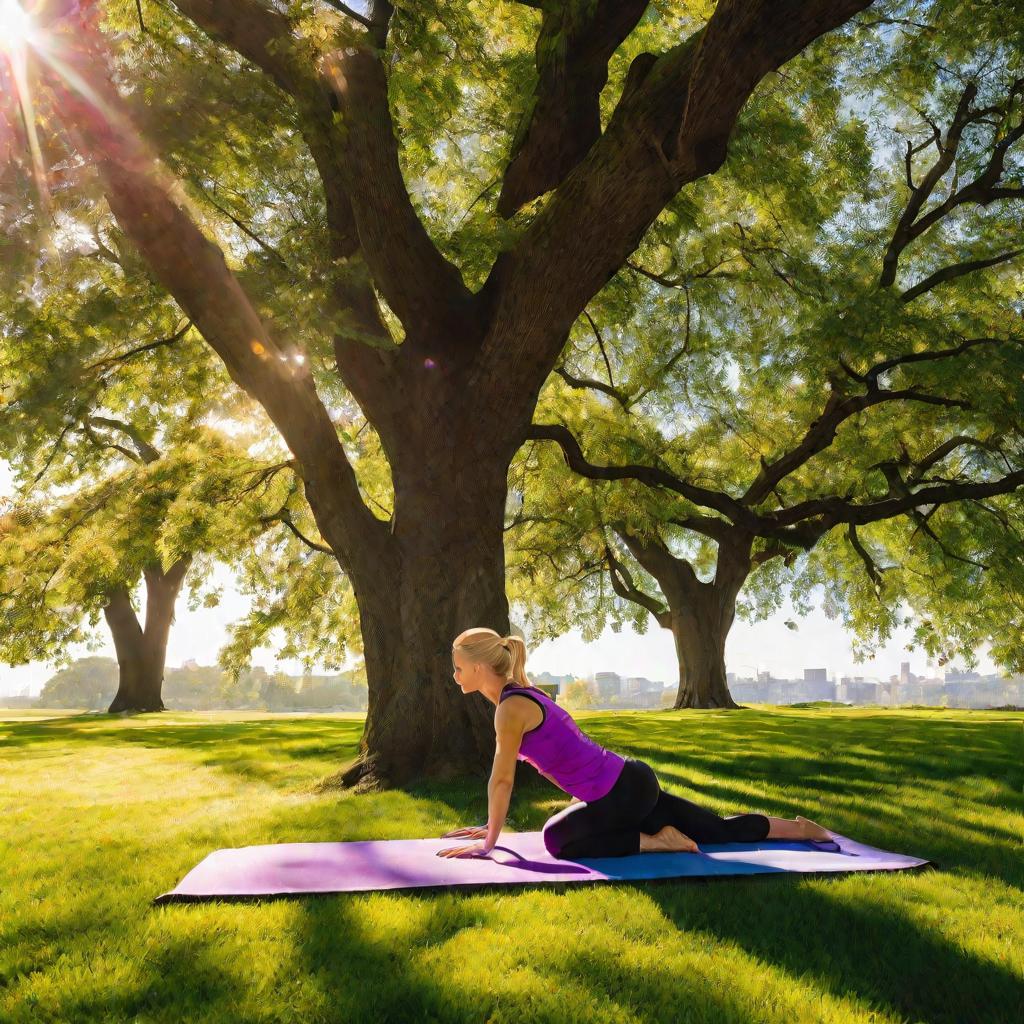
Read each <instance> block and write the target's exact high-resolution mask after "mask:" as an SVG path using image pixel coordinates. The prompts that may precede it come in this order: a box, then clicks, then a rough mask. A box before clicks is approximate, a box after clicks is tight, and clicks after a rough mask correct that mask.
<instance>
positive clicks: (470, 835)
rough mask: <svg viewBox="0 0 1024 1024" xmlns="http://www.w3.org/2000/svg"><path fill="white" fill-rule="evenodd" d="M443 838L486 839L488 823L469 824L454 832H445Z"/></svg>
mask: <svg viewBox="0 0 1024 1024" xmlns="http://www.w3.org/2000/svg"><path fill="white" fill-rule="evenodd" d="M441 838H442V839H486V838H487V826H486V825H467V826H466V828H457V829H455V831H454V832H445V834H444V835H443V836H441Z"/></svg>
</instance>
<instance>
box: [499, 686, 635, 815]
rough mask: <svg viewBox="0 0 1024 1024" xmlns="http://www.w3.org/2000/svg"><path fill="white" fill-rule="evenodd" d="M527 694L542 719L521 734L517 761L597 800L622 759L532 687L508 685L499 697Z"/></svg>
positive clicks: (587, 798) (589, 799) (576, 794)
mask: <svg viewBox="0 0 1024 1024" xmlns="http://www.w3.org/2000/svg"><path fill="white" fill-rule="evenodd" d="M513 695H519V696H528V697H531V698H533V699H534V700H536V702H537V703H538V704H540V706H541V710H542V711H543V712H544V721H542V722H541V724H540V725H538V726H537V727H536V728H535V729H530V730H529V731H528V732H525V733H523V741H522V743H521V744H520V746H519V754H518V755H517V758H516V759H517V760H519V761H525V762H526V763H527V764H532V765H533V767H534V768H536V769H537V770H538V771H541V772H545V773H546V774H548V775H550V776H551V777H552V778H553V779H554V780H555V781H556V782H557V783H558V785H559V786H561V787H562V789H564V790H565V791H566V793H569V794H571V795H572V796H574V797H578V798H579V799H580V800H582V801H584V802H585V803H591V802H592V801H594V800H599V799H600V798H601V797H603V796H604V795H605V794H607V793H608V791H609V790H610V789H611V788H612V786H614V785H615V782H616V780H617V779H618V777H619V773H620V772H621V771H622V766H623V765H624V764H625V763H626V762H625V759H624V758H622V757H620V756H619V755H618V754H616V753H614V752H612V751H611V750H605V748H604V747H602V746H601V745H600V744H599V743H595V742H594V740H592V739H591V738H590V737H589V736H587V735H586V733H584V732H581V731H580V727H579V726H578V725H577V724H576V723H575V722H574V721H573V719H572V716H571V715H570V714H569V713H568V712H567V711H566V710H565V708H563V707H561V706H560V705H558V704H556V703H555V701H553V700H552V699H551V698H550V697H549V696H548V695H547V694H546V693H545V692H544V691H543V690H539V689H537V688H536V687H534V686H509V687H506V688H505V689H504V690H502V692H501V696H500V697H499V698H498V703H499V704H500V703H501V701H503V700H504V699H505V698H506V697H511V696H513Z"/></svg>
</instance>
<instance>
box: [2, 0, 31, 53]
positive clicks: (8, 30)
mask: <svg viewBox="0 0 1024 1024" xmlns="http://www.w3.org/2000/svg"><path fill="white" fill-rule="evenodd" d="M31 42H32V19H31V18H29V16H28V14H27V13H26V12H25V10H24V8H23V7H22V6H21V4H19V3H18V2H17V0H0V50H8V51H14V50H23V49H24V48H25V46H26V45H28V44H29V43H31Z"/></svg>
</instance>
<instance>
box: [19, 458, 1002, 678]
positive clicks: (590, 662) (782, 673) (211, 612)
mask: <svg viewBox="0 0 1024 1024" xmlns="http://www.w3.org/2000/svg"><path fill="white" fill-rule="evenodd" d="M7 494H10V474H9V472H8V471H7V468H6V466H5V465H4V463H3V462H2V461H0V500H2V498H3V497H4V496H5V495H7ZM213 582H215V583H221V582H223V583H224V597H223V600H222V601H221V603H220V605H219V606H218V607H216V608H200V609H199V610H197V611H194V612H192V611H189V609H188V607H187V599H186V596H185V594H183V595H182V597H181V598H180V599H179V602H178V610H177V614H176V617H175V623H174V626H173V627H172V629H171V636H170V641H169V643H168V648H167V664H168V665H169V666H177V665H180V664H181V663H182V662H184V661H187V660H188V659H190V658H194V659H195V660H196V661H197V662H198V663H199V664H200V665H212V664H214V663H215V662H216V659H217V652H218V650H219V649H220V647H221V645H222V644H223V643H224V641H225V639H226V635H227V634H226V627H227V625H228V624H229V623H231V622H232V621H234V620H236V619H238V618H240V617H241V616H242V615H244V614H245V612H246V611H247V609H248V598H246V597H243V596H242V595H240V594H238V593H237V592H236V591H235V590H234V589H233V587H232V585H231V577H230V575H229V574H228V573H227V571H226V570H224V569H219V570H217V575H216V577H215V579H214V581H213ZM787 618H792V619H793V620H794V621H796V622H797V624H798V625H799V629H798V630H797V631H795V632H794V631H792V630H790V629H787V628H786V626H785V625H783V623H784V621H785V620H786V619H787ZM98 635H100V636H102V637H103V639H104V646H103V647H102V648H101V649H99V650H97V651H95V652H90V651H88V650H87V649H85V647H84V646H83V647H81V648H80V649H78V651H76V652H75V653H77V654H78V655H79V656H81V657H85V656H87V655H89V654H91V653H95V654H100V655H105V656H108V657H111V658H113V657H114V648H113V645H112V644H111V643H110V640H109V634H107V633H106V632H105V630H104V631H103V632H101V633H99V634H98ZM910 636H911V631H910V630H909V629H906V630H901V631H899V632H898V633H896V634H894V637H893V639H892V640H891V641H890V642H889V644H887V645H886V646H885V647H884V648H882V649H881V650H880V651H879V655H878V657H877V658H876V659H875V660H874V661H870V662H864V663H862V664H860V665H858V664H856V663H855V662H854V660H853V656H852V653H851V650H850V643H849V639H848V638H847V636H846V633H845V631H844V630H843V628H842V625H841V624H840V623H839V622H834V621H831V620H830V619H828V618H827V617H826V616H825V614H824V613H823V612H821V611H820V610H818V609H817V608H816V609H815V611H814V612H813V613H812V614H811V615H809V616H808V617H807V618H804V619H801V618H799V617H798V616H797V614H796V612H795V611H794V609H793V608H792V607H791V606H790V605H789V603H788V602H787V603H786V604H785V605H784V606H783V607H782V608H781V609H780V610H779V611H778V613H776V614H775V615H773V616H772V617H771V618H769V619H766V620H764V621H763V622H758V623H754V624H748V623H744V622H739V621H737V622H736V623H735V624H734V626H733V628H732V631H731V632H730V634H729V639H728V641H727V643H726V648H725V654H726V666H727V668H728V669H729V671H732V672H736V673H737V674H738V675H741V676H753V675H755V673H756V672H757V671H765V670H771V672H772V674H773V675H775V676H779V677H782V678H800V677H802V675H803V670H804V669H805V668H827V669H828V671H829V678H830V679H831V678H836V679H838V678H839V677H840V676H842V675H863V676H865V677H869V678H870V677H872V676H874V677H877V678H879V679H888V678H889V676H890V675H894V674H897V673H898V672H899V668H900V662H901V661H907V660H909V661H910V669H911V671H912V672H916V673H917V674H919V675H933V674H937V673H936V670H935V669H934V668H933V667H930V666H929V665H927V664H926V659H925V654H924V652H923V651H922V650H921V649H920V648H919V649H918V650H917V651H914V652H913V653H908V652H907V651H906V650H905V649H904V645H905V644H906V643H907V641H908V640H909V639H910ZM527 639H529V638H527ZM253 662H254V663H255V664H257V665H262V666H264V667H265V668H267V669H275V668H278V669H280V670H281V671H284V672H290V673H295V674H298V673H299V672H301V671H302V666H301V665H300V664H299V663H298V662H294V661H292V662H288V661H282V662H277V661H276V660H275V658H274V656H273V652H272V651H270V650H260V651H257V652H256V653H255V655H254V657H253ZM947 667H952V666H947ZM977 668H978V671H980V672H982V673H985V672H992V671H995V668H994V666H993V664H992V662H991V660H990V659H988V658H987V657H981V658H980V659H979V664H978V667H977ZM545 670H546V671H548V672H551V673H553V674H555V675H565V674H568V673H573V674H576V675H579V676H591V675H593V673H595V672H618V673H619V674H620V675H622V676H646V677H647V678H648V679H658V680H661V681H662V682H664V683H669V682H671V683H673V684H674V683H676V682H677V681H678V678H679V674H678V667H677V663H676V657H675V647H674V644H673V641H672V636H671V634H670V633H669V632H668V631H667V630H664V629H661V628H660V627H658V626H654V625H652V626H651V627H650V629H649V630H648V632H647V634H646V636H640V635H638V634H637V633H634V632H633V631H632V630H630V629H628V628H627V629H623V631H622V632H620V633H617V634H616V633H613V632H612V631H611V630H610V629H609V630H606V631H605V632H604V634H603V635H602V636H601V637H600V639H598V640H596V641H594V642H593V643H585V642H584V641H583V639H582V638H581V636H580V634H579V632H578V631H575V630H574V631H573V632H572V633H570V634H568V635H567V636H562V637H559V638H558V639H557V640H552V641H547V642H546V643H543V644H540V645H538V646H537V647H536V648H531V649H530V651H529V658H528V663H527V671H528V672H531V671H532V672H536V673H540V672H543V671H545ZM53 671H54V669H53V668H52V666H50V665H48V664H45V663H39V662H37V663H34V664H32V665H27V666H21V667H18V668H12V667H10V666H7V665H4V664H3V663H0V695H7V694H17V693H20V692H22V691H23V690H24V689H25V688H26V687H27V688H28V689H29V691H30V692H31V693H38V692H39V690H40V689H42V686H43V683H45V682H46V680H47V679H48V678H49V677H50V676H51V675H52V674H53Z"/></svg>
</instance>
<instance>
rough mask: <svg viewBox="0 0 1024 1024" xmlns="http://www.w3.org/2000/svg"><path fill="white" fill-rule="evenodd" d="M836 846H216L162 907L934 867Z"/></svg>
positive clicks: (848, 843) (840, 840) (531, 836)
mask: <svg viewBox="0 0 1024 1024" xmlns="http://www.w3.org/2000/svg"><path fill="white" fill-rule="evenodd" d="M832 835H833V840H831V841H829V840H817V841H813V840H788V839H765V840H763V841H762V842H759V843H718V844H715V843H702V844H700V846H701V852H700V853H642V854H635V855H633V856H630V857H595V858H588V859H586V860H556V859H555V858H553V857H552V856H551V855H550V854H549V853H548V852H547V850H545V849H544V843H543V840H542V838H541V833H540V832H503V833H502V834H501V836H500V838H499V841H498V845H497V846H495V848H494V849H493V850H492V851H491V854H490V857H489V858H483V857H473V858H462V857H438V856H436V854H437V851H438V850H443V849H446V848H448V847H451V846H459V845H464V844H466V841H465V840H458V839H455V840H452V839H386V840H375V841H364V842H350V843H278V844H275V845H273V846H243V847H240V848H238V849H227V850H217V851H216V852H215V853H211V854H210V855H209V856H208V857H206V858H205V859H204V860H203V861H201V862H200V863H199V864H198V865H197V866H196V867H194V868H193V869H192V870H191V871H190V872H189V873H188V874H187V875H186V876H185V877H184V878H183V879H182V880H181V882H180V883H179V884H178V885H177V886H176V887H175V888H174V889H172V890H171V891H170V892H166V893H164V894H163V895H161V896H158V897H157V898H156V899H155V900H154V901H153V902H154V903H173V902H192V901H196V900H204V899H232V898H234V899H239V898H252V897H258V896H283V895H292V894H296V893H324V892H367V891H370V890H377V889H420V888H429V887H433V886H444V887H462V886H476V885H522V884H537V883H543V882H614V881H633V880H638V879H649V878H695V877H708V876H712V877H715V876H718V877H721V876H727V875H759V874H766V873H807V872H811V873H816V872H844V871H893V870H898V869H901V868H916V867H921V866H922V865H925V864H930V863H932V862H931V861H927V860H923V859H922V858H920V857H908V856H906V855H904V854H901V853H891V852H889V851H888V850H879V849H877V848H876V847H874V846H867V845H865V844H864V843H858V842H856V841H855V840H853V839H850V838H848V837H847V836H843V835H839V834H838V833H835V832H833V833H832Z"/></svg>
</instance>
